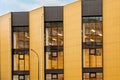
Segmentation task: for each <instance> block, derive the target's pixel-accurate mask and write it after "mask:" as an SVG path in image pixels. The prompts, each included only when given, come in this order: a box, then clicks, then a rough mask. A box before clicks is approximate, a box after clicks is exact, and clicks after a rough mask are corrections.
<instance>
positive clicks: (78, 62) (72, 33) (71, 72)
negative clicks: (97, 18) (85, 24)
mask: <svg viewBox="0 0 120 80" xmlns="http://www.w3.org/2000/svg"><path fill="white" fill-rule="evenodd" d="M81 9H82V8H81V0H80V1H77V2H74V3H72V4H68V5H65V6H64V79H65V80H82V39H81V36H82V33H81V25H82V22H81V20H82V14H81Z"/></svg>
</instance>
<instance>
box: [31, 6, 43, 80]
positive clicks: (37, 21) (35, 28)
mask: <svg viewBox="0 0 120 80" xmlns="http://www.w3.org/2000/svg"><path fill="white" fill-rule="evenodd" d="M29 23H30V79H31V80H38V66H39V79H40V80H44V8H43V7H41V8H38V9H35V10H33V11H30V22H29ZM31 49H32V50H31ZM36 54H38V55H39V65H38V57H37V55H36Z"/></svg>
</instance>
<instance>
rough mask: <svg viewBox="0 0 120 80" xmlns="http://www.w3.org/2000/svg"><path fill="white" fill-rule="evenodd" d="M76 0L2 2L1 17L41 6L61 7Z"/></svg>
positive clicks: (17, 0)
mask: <svg viewBox="0 0 120 80" xmlns="http://www.w3.org/2000/svg"><path fill="white" fill-rule="evenodd" d="M74 1H76V0H0V15H2V14H5V13H7V12H11V11H13V12H16V11H29V10H32V9H34V8H37V7H40V6H43V5H44V6H61V5H65V4H68V3H71V2H74Z"/></svg>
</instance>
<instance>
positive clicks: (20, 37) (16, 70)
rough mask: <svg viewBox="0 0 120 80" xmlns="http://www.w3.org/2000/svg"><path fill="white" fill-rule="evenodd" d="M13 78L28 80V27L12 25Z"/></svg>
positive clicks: (14, 79) (15, 79)
mask: <svg viewBox="0 0 120 80" xmlns="http://www.w3.org/2000/svg"><path fill="white" fill-rule="evenodd" d="M12 45H13V49H12V50H13V51H12V58H13V59H12V63H13V66H12V67H13V68H12V69H13V70H12V72H13V73H12V75H13V80H29V33H28V27H13V44H12Z"/></svg>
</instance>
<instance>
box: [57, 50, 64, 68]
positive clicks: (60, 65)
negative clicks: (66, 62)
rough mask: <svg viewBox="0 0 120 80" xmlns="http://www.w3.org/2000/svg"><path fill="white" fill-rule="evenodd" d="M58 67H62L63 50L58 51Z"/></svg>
mask: <svg viewBox="0 0 120 80" xmlns="http://www.w3.org/2000/svg"><path fill="white" fill-rule="evenodd" d="M58 69H63V52H58Z"/></svg>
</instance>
